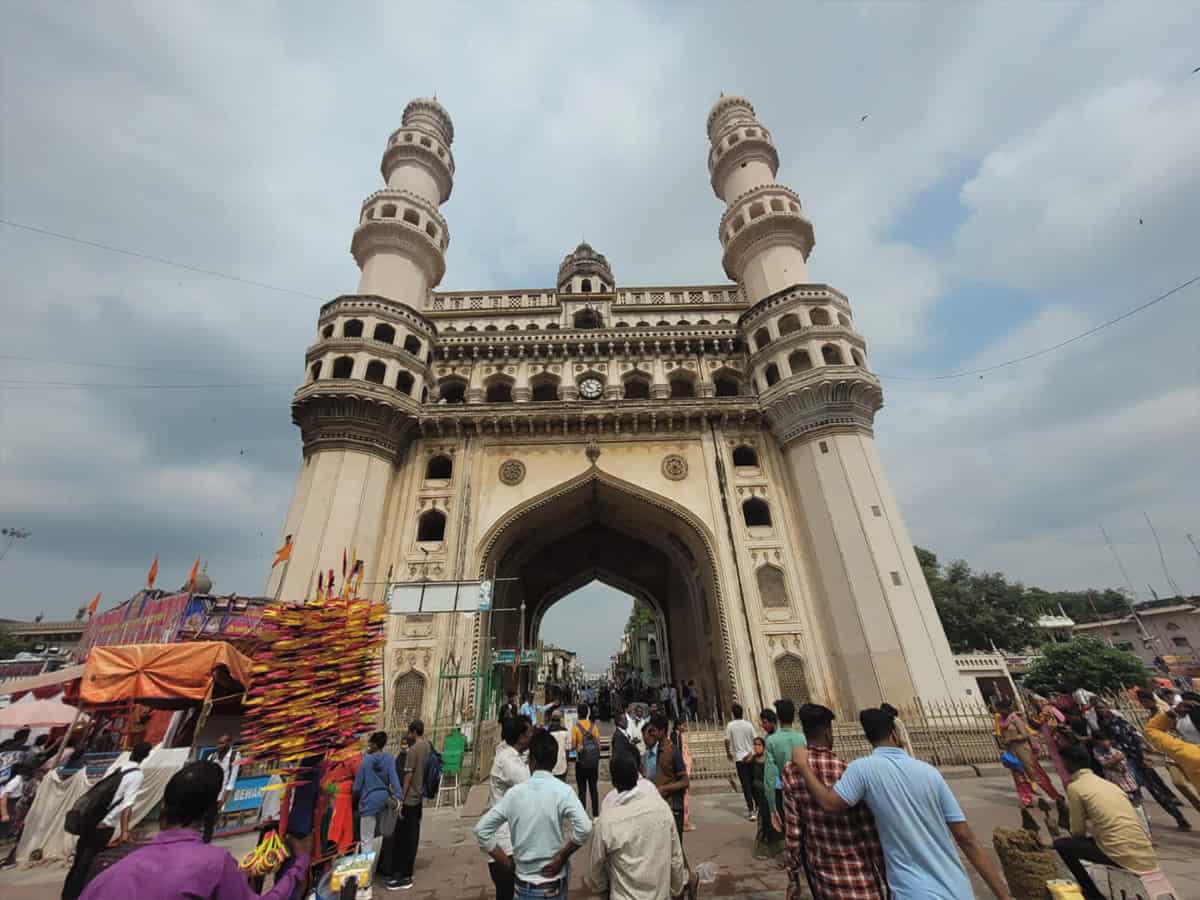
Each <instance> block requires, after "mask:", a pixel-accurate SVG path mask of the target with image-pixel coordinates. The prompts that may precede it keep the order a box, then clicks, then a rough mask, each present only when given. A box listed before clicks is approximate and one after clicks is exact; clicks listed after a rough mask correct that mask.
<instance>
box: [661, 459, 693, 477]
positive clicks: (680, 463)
mask: <svg viewBox="0 0 1200 900" xmlns="http://www.w3.org/2000/svg"><path fill="white" fill-rule="evenodd" d="M662 473H663V475H665V476H666V477H667V478H669V479H671V480H672V481H683V479H685V478H687V473H688V464H687V460H686V459H684V458H683V457H682V456H679V455H678V454H676V453H672V454H671V455H670V456H665V457H663V461H662Z"/></svg>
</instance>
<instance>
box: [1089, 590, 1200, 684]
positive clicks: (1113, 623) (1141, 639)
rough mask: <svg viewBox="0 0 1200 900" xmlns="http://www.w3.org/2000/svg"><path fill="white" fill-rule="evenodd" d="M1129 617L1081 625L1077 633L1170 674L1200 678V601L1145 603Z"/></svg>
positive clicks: (1174, 598)
mask: <svg viewBox="0 0 1200 900" xmlns="http://www.w3.org/2000/svg"><path fill="white" fill-rule="evenodd" d="M1134 609H1135V612H1133V613H1130V614H1129V615H1127V616H1120V617H1117V618H1111V619H1103V620H1101V621H1099V622H1082V623H1080V624H1078V625H1076V626H1075V633H1076V634H1082V635H1089V636H1091V637H1095V638H1098V639H1099V640H1102V641H1104V642H1105V643H1107V644H1111V645H1112V646H1114V647H1117V648H1119V649H1121V650H1128V651H1129V652H1130V653H1135V654H1137V656H1138V657H1139V658H1140V659H1141V660H1142V662H1144V663H1145V664H1146V665H1147V666H1149V667H1151V668H1154V669H1157V670H1158V671H1159V672H1162V673H1164V674H1167V675H1173V676H1181V675H1189V676H1191V677H1193V678H1196V677H1200V657H1198V656H1197V651H1198V650H1200V598H1196V597H1189V598H1187V600H1186V601H1184V602H1180V599H1179V598H1177V597H1173V598H1169V599H1164V600H1158V601H1154V602H1152V603H1144V604H1142V605H1140V606H1137V607H1135V608H1134Z"/></svg>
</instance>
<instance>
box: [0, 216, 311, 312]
mask: <svg viewBox="0 0 1200 900" xmlns="http://www.w3.org/2000/svg"><path fill="white" fill-rule="evenodd" d="M0 225H7V226H8V227H9V228H19V229H21V230H22V231H29V232H33V233H34V234H40V235H44V236H45V237H52V238H56V239H58V240H60V241H70V242H71V243H72V244H82V245H83V246H85V247H95V248H96V249H97V250H107V251H108V252H109V253H120V254H121V255H122V256H131V257H133V258H134V259H144V260H147V261H149V262H156V263H158V264H160V265H163V266H171V267H173V268H176V269H184V270H185V271H188V272H196V273H198V274H200V275H208V276H210V277H212V278H223V279H225V280H226V281H236V282H237V283H239V284H248V285H250V286H251V287H259V288H264V289H265V290H268V291H277V292H278V293H280V294H294V295H295V296H297V297H308V298H309V299H310V300H320V301H321V302H324V301H325V300H326V299H328V298H326V297H318V296H317V295H316V294H309V293H307V292H305V291H297V290H295V289H294V288H285V287H279V286H278V285H274V284H267V283H266V282H265V281H255V280H254V279H253V278H242V277H241V276H239V275H229V274H227V273H225V272H218V271H216V270H215V269H205V268H202V267H200V266H193V265H189V264H188V263H184V262H179V261H178V260H175V259H167V258H166V257H164V256H154V255H152V254H150V253H139V252H138V251H136V250H126V249H125V248H123V247H114V246H113V245H112V244H102V243H100V242H99V241H89V240H87V239H85V238H80V237H75V236H74V235H70V234H63V233H62V232H61V231H51V230H50V229H48V228H37V227H35V226H33V225H26V224H24V223H23V222H14V221H13V220H12V219H3V218H0Z"/></svg>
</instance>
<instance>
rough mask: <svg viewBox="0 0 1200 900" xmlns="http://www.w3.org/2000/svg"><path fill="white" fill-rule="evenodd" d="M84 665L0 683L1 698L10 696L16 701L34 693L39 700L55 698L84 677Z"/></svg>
mask: <svg viewBox="0 0 1200 900" xmlns="http://www.w3.org/2000/svg"><path fill="white" fill-rule="evenodd" d="M83 669H84V667H83V666H82V665H79V666H67V667H66V668H62V669H58V670H57V671H55V672H43V673H42V674H40V675H29V676H27V677H25V678H13V679H11V680H9V681H4V682H0V696H3V695H5V694H9V695H12V696H13V699H16V696H17V695H19V694H24V693H25V692H26V691H33V692H34V694H33V695H34V696H35V697H38V698H45V697H53V696H54V695H56V694H58V693H60V692H62V691H63V690H64V689H66V687H67V685H68V684H69V683H70V682H72V681H74V680H75V679H76V678H81V677H82V676H83Z"/></svg>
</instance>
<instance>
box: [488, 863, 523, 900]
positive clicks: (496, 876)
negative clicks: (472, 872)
mask: <svg viewBox="0 0 1200 900" xmlns="http://www.w3.org/2000/svg"><path fill="white" fill-rule="evenodd" d="M488 874H489V875H491V876H492V884H494V885H495V886H496V900H513V893H514V892H515V891H516V887H517V874H516V873H515V872H514V871H513V870H512V869H506V868H505V867H504V866H502V865H500V863H498V862H496V861H495V860H492V861H491V862H489V863H488Z"/></svg>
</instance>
